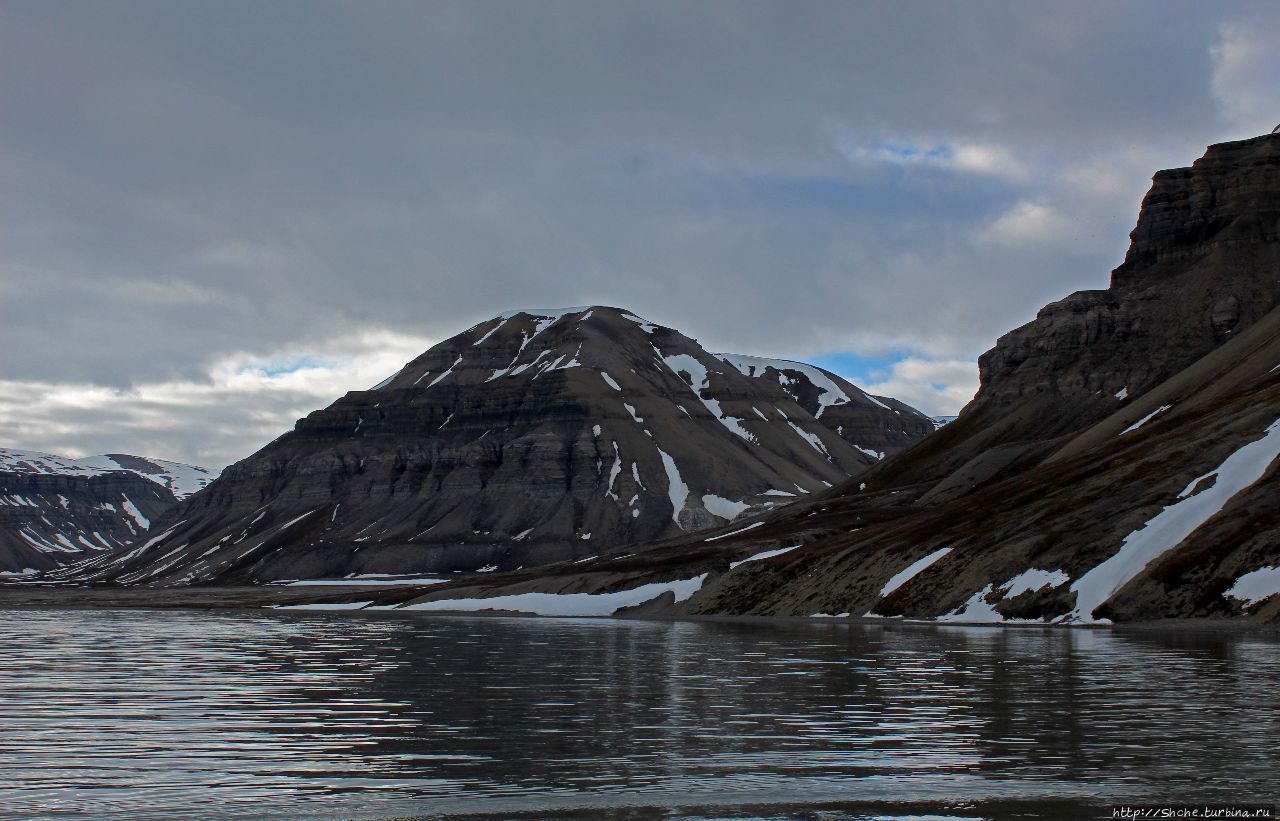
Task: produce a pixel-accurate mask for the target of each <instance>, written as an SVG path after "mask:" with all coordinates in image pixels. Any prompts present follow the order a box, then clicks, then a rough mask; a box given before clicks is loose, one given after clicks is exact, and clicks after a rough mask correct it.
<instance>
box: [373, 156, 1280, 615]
mask: <svg viewBox="0 0 1280 821" xmlns="http://www.w3.org/2000/svg"><path fill="white" fill-rule="evenodd" d="M1278 169H1280V138H1276V137H1260V138H1257V139H1252V140H1245V141H1241V142H1235V143H1226V144H1222V145H1215V146H1212V147H1210V148H1209V149H1208V151H1207V153H1206V154H1205V156H1204V157H1203V158H1202V159H1201V160H1199V161H1197V162H1196V163H1195V164H1194V165H1193V166H1192V167H1191V168H1187V169H1178V170H1174V171H1164V172H1160V173H1158V174H1157V175H1156V176H1155V178H1154V182H1153V185H1152V188H1151V190H1150V193H1148V194H1147V196H1146V198H1145V199H1144V201H1143V203H1142V209H1141V212H1140V216H1139V219H1138V224H1137V227H1136V228H1135V229H1134V231H1133V233H1132V245H1131V248H1130V250H1129V252H1128V254H1127V256H1126V258H1125V260H1124V263H1123V264H1122V265H1121V266H1120V267H1119V268H1117V269H1116V270H1115V271H1114V272H1113V274H1112V277H1111V284H1110V287H1109V288H1107V289H1106V290H1102V291H1089V292H1082V293H1077V294H1073V295H1072V296H1070V297H1067V298H1066V299H1064V300H1062V301H1060V302H1057V303H1054V304H1052V305H1049V306H1047V307H1046V308H1044V309H1043V310H1042V311H1040V313H1039V314H1038V315H1037V317H1036V319H1035V320H1033V321H1032V322H1030V323H1028V324H1027V325H1024V326H1023V327H1021V328H1018V329H1016V330H1014V331H1012V332H1010V333H1009V334H1006V335H1005V336H1004V337H1002V338H1001V339H1000V340H998V341H997V343H996V345H995V347H994V348H993V349H992V350H991V351H988V352H987V353H986V354H984V355H983V356H982V358H981V360H980V367H981V377H982V387H981V389H980V390H979V392H978V394H977V396H976V397H975V398H974V400H973V402H972V403H971V404H970V405H969V406H967V407H966V408H965V409H964V411H963V412H962V413H961V414H960V415H959V417H958V418H957V419H955V420H954V421H952V422H950V423H949V424H947V425H946V426H945V427H942V428H941V429H939V430H938V432H937V433H935V434H933V435H932V436H930V437H928V438H926V439H925V440H924V441H922V442H920V443H919V444H916V445H914V446H912V447H910V448H908V449H907V450H905V451H903V452H902V453H899V454H898V455H897V456H894V457H891V458H888V459H886V460H885V461H884V462H883V463H881V464H879V465H877V466H875V467H873V468H872V469H871V470H869V471H867V472H866V473H864V474H862V475H860V476H858V477H856V478H855V479H853V480H850V481H847V482H845V483H843V484H841V485H839V486H837V487H835V488H833V489H832V490H830V491H827V492H824V493H819V494H816V495H814V496H813V497H810V498H805V499H802V500H800V501H797V502H795V503H793V504H791V505H788V506H787V507H785V508H782V509H779V510H775V511H771V512H768V513H765V514H763V515H760V516H756V517H754V518H752V519H751V520H749V521H747V522H745V523H743V522H739V523H735V525H734V526H733V527H731V528H730V527H726V528H720V529H718V530H715V531H711V532H707V533H701V534H694V535H690V536H687V537H683V538H677V539H674V540H669V541H667V542H665V543H659V544H655V545H652V546H649V547H648V548H647V549H645V550H636V551H633V552H634V553H635V555H632V556H626V557H618V558H612V559H607V560H600V561H597V562H587V563H584V564H582V565H577V566H557V567H554V568H548V569H545V570H543V571H541V572H539V573H525V574H507V575H505V576H503V577H494V578H489V579H486V580H484V583H483V584H479V583H477V582H476V581H475V580H468V581H465V582H457V583H454V584H450V585H447V586H443V587H440V588H435V589H424V590H416V591H398V592H394V593H383V594H380V595H378V596H373V597H366V598H369V599H371V600H372V604H371V605H369V606H386V607H391V606H409V607H414V608H420V609H431V610H439V609H464V610H474V609H486V608H490V609H513V610H521V609H523V610H533V611H539V610H541V611H543V612H548V611H554V610H556V609H557V608H559V609H562V610H563V609H565V608H569V609H573V611H574V612H579V613H585V612H606V613H611V612H615V611H617V612H635V613H643V612H662V613H668V614H678V613H737V614H757V615H784V616H812V615H830V616H839V617H845V616H849V615H852V616H855V617H860V616H864V615H865V616H866V617H870V618H897V617H908V618H920V619H939V620H950V621H968V622H973V621H978V622H1008V621H1017V620H1023V621H1030V622H1033V623H1043V622H1053V623H1096V622H1105V621H1133V620H1150V619H1162V618H1178V619H1187V618H1243V619H1247V620H1254V621H1280V475H1278V473H1280V471H1278V470H1277V455H1278V454H1280V307H1278V306H1280V238H1278V237H1277V229H1278V227H1280V170H1278ZM574 608H576V609H574ZM619 608H633V609H630V610H619Z"/></svg>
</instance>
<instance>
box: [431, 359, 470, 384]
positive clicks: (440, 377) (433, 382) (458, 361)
mask: <svg viewBox="0 0 1280 821" xmlns="http://www.w3.org/2000/svg"><path fill="white" fill-rule="evenodd" d="M461 364H462V357H461V356H459V357H458V358H457V359H455V360H454V361H453V364H452V365H450V366H449V370H447V371H445V372H444V373H442V374H440V375H439V376H437V377H436V378H435V379H432V380H431V381H430V382H428V383H427V387H428V388H429V387H431V386H432V385H434V384H436V383H437V382H439V381H440V380H441V379H444V378H445V377H446V376H448V375H449V374H451V373H453V369H454V368H456V367H458V366H459V365H461ZM424 376H425V374H424Z"/></svg>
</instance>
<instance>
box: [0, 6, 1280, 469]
mask: <svg viewBox="0 0 1280 821" xmlns="http://www.w3.org/2000/svg"><path fill="white" fill-rule="evenodd" d="M4 17H5V21H4V25H3V26H2V27H0V110H3V111H4V112H5V116H4V117H2V118H0V192H2V193H0V224H2V225H4V226H5V228H4V230H3V231H0V348H2V349H3V350H5V351H6V356H5V357H4V358H3V361H0V443H3V444H6V445H9V446H14V447H27V448H43V449H49V450H60V451H62V452H66V453H69V454H76V453H84V452H91V451H103V450H112V451H133V452H140V453H146V454H148V455H153V456H159V457H165V458H175V459H183V460H189V461H196V462H201V461H203V462H206V463H209V464H211V465H213V466H218V465H220V464H221V463H225V462H227V461H229V460H233V459H235V458H239V457H242V456H244V455H247V454H248V453H249V452H250V451H252V450H253V449H254V448H256V447H258V446H260V445H261V444H263V443H265V442H266V441H269V440H270V439H271V438H273V437H274V436H275V435H277V434H278V433H280V432H282V431H283V430H285V429H287V428H288V427H289V425H290V424H291V423H292V420H293V419H294V418H296V417H297V416H299V415H302V414H303V413H305V412H307V411H309V410H311V409H313V408H315V407H318V406H321V405H324V404H327V403H328V402H329V401H331V400H332V399H334V398H336V396H337V395H339V394H341V393H342V391H343V390H346V389H350V388H361V387H367V384H366V383H369V384H371V383H372V382H376V381H377V380H378V379H380V378H381V377H382V376H384V375H385V373H382V371H388V372H389V371H390V370H394V369H395V367H398V366H399V364H401V363H402V362H403V361H405V360H406V359H408V358H410V357H411V356H412V354H414V353H416V352H417V350H415V349H412V345H420V346H423V347H425V346H426V345H427V344H429V343H430V341H431V340H435V339H441V338H444V337H446V336H449V335H452V334H453V333H456V332H457V331H459V330H461V329H463V328H465V327H468V326H470V325H471V324H473V323H474V322H476V321H478V320H480V319H483V318H485V317H487V316H491V315H493V314H495V313H497V312H498V311H501V310H504V309H508V308H512V307H518V306H520V305H557V304H567V305H577V304H587V303H606V304H614V305H623V306H626V307H628V308H630V309H632V310H634V311H636V312H638V313H640V314H641V315H643V316H647V317H650V318H652V319H654V320H655V321H660V322H663V323H664V324H669V325H672V326H675V327H678V328H680V329H682V330H684V331H685V332H687V333H689V334H691V335H694V336H697V337H699V338H700V340H701V341H702V342H703V344H704V345H706V346H707V347H708V348H710V349H712V350H735V351H741V352H744V353H756V354H765V355H772V356H784V357H791V358H813V357H819V356H822V355H827V354H833V353H839V352H850V351H852V352H857V353H859V354H860V355H863V356H869V357H876V356H879V357H881V358H882V360H883V361H882V363H881V365H880V366H879V367H878V369H875V370H876V371H877V373H873V372H872V371H871V370H868V371H866V372H864V373H851V374H850V375H851V376H854V377H856V378H862V379H863V380H864V381H871V382H875V383H876V390H879V391H881V392H887V393H890V394H894V395H897V396H899V397H900V398H902V399H904V400H906V401H909V402H910V401H915V402H918V403H919V404H920V405H921V406H922V408H923V409H925V410H927V411H930V412H933V413H953V412H954V411H955V410H956V408H957V407H958V405H959V404H962V403H963V401H964V399H966V398H967V395H966V394H971V393H972V388H973V386H974V377H973V374H974V373H975V371H976V368H975V367H974V365H973V362H974V359H975V358H976V355H977V354H978V353H979V352H981V351H982V350H984V349H986V348H987V347H989V346H990V344H991V342H992V341H993V340H994V338H995V337H996V336H997V335H999V334H1000V333H1002V332H1004V331H1005V330H1008V329H1009V328H1011V327H1013V326H1015V325H1018V324H1021V323H1022V322H1025V321H1027V320H1028V319H1030V318H1031V317H1032V316H1033V315H1034V313H1035V311H1036V310H1037V309H1038V308H1039V307H1040V306H1041V305H1042V304H1044V303H1046V302H1048V301H1051V300H1054V299H1057V298H1060V297H1061V296H1063V295H1065V294H1066V293H1068V292H1070V291H1072V290H1076V289H1079V288H1085V287H1089V288H1095V287H1103V286H1105V284H1106V282H1107V272H1108V271H1109V269H1110V268H1111V267H1113V266H1114V265H1115V264H1117V263H1118V262H1119V260H1120V259H1121V257H1122V254H1123V250H1124V246H1125V242H1126V234H1127V232H1128V230H1129V229H1130V228H1131V227H1132V224H1133V220H1134V217H1135V215H1136V208H1137V203H1138V200H1139V198H1140V197H1141V194H1142V192H1143V191H1144V190H1145V188H1146V187H1147V185H1148V182H1149V179H1150V175H1151V174H1152V172H1154V171H1155V170H1156V169H1158V168H1161V167H1168V166H1173V165H1185V164H1187V163H1189V162H1191V161H1192V160H1193V159H1195V158H1196V157H1197V156H1199V154H1200V153H1201V152H1202V151H1203V147H1204V146H1205V145H1206V144H1207V143H1210V142H1218V141H1222V140H1226V139H1234V138H1240V137H1246V136H1251V135H1252V134H1256V133H1259V132H1260V131H1266V130H1270V127H1271V125H1274V123H1273V122H1271V120H1273V119H1280V107H1277V103H1280V100H1278V99H1277V95H1278V92H1277V91H1276V89H1277V85H1276V83H1275V82H1274V78H1275V76H1276V75H1275V70H1276V67H1277V65H1280V63H1278V62H1277V58H1276V57H1275V55H1274V50H1273V49H1270V48H1269V44H1270V43H1273V42H1275V37H1274V36H1273V35H1274V34H1275V33H1276V17H1277V14H1276V13H1275V12H1273V11H1272V10H1271V8H1270V7H1269V6H1268V5H1263V4H1247V3H1225V4H1198V3H1190V2H1185V3H1170V2H1164V0H1161V1H1160V2H1132V3H1126V4H1122V5H1119V6H1117V5H1115V4H1113V3H1101V2H1096V3H1091V2H1084V3H1072V4H1057V5H1051V4H1040V3H1014V4H995V3H981V2H979V3H966V4H952V3H941V2H939V3H923V2H919V3H903V4H884V5H879V6H876V5H864V4H847V3H822V2H818V3H807V4H802V5H800V6H796V5H794V4H790V5H784V4H777V3H752V2H746V3H744V2H732V3H729V2H724V3H721V2H703V3H699V4H692V5H691V4H683V3H664V2H658V3H653V2H645V3H640V2H635V3H632V2H616V3H608V4H602V3H595V2H544V3H537V4H476V3H462V2H459V3H448V2H435V3H429V4H400V3H379V2H370V3H360V4H343V3H324V2H319V3H317V2H308V3H300V2H298V3H295V2H288V1H287V0H282V1H281V2H275V3H271V4H265V5H263V4H259V5H243V4H229V5H228V4H219V3H195V2H118V3H112V4H80V5H74V6H73V5H69V4H48V3H39V2H21V0H19V2H13V3H9V4H7V5H6V7H5V12H4ZM368 340H383V342H384V343H385V347H377V346H374V347H370V344H369V343H368ZM392 340H395V341H392ZM410 341H411V342H410ZM402 343H403V344H402ZM902 352H906V353H905V354H904V353H902ZM271 361H288V362H294V363H299V362H301V363H312V364H309V365H305V366H303V367H300V368H299V369H297V370H294V371H292V372H291V373H289V374H283V372H276V371H271V373H266V372H262V373H261V374H260V375H259V376H256V377H254V376H252V373H253V371H252V369H251V368H250V370H248V371H245V370H242V368H243V367H247V365H246V363H250V364H251V363H254V362H271ZM895 362H897V364H896V365H895V364H894V363H895ZM957 363H962V364H957ZM246 374H249V376H246ZM282 374H283V375H282ZM877 374H878V375H877ZM938 385H941V386H942V387H941V388H938V387H937V386H938Z"/></svg>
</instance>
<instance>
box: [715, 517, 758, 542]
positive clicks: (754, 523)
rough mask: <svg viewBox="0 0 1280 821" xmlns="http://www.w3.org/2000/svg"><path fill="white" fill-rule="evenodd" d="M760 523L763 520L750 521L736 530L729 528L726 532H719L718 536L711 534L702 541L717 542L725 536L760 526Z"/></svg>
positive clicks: (735, 534) (725, 537)
mask: <svg viewBox="0 0 1280 821" xmlns="http://www.w3.org/2000/svg"><path fill="white" fill-rule="evenodd" d="M762 524H764V522H752V523H751V524H749V525H747V526H746V527H740V528H738V529H737V530H730V531H729V532H728V533H721V534H720V535H719V536H712V537H711V538H710V539H703V541H704V542H718V541H720V540H721V539H727V538H729V537H730V536H737V535H738V534H739V533H746V532H747V531H748V530H751V529H752V528H757V527H760V525H762Z"/></svg>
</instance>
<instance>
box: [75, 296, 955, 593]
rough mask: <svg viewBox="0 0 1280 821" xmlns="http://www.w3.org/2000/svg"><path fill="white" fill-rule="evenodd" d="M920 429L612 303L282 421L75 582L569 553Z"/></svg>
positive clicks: (815, 372)
mask: <svg viewBox="0 0 1280 821" xmlns="http://www.w3.org/2000/svg"><path fill="white" fill-rule="evenodd" d="M933 429H934V426H933V423H932V422H931V421H930V420H929V419H928V417H926V416H924V415H922V414H920V413H919V412H917V411H915V410H913V409H911V408H909V407H908V406H906V405H904V404H902V403H900V402H896V401H894V400H892V399H887V398H882V397H873V396H869V395H867V394H866V393H864V392H863V391H861V390H859V389H858V388H857V387H856V386H854V385H852V384H850V383H849V382H848V381H846V380H844V379H841V378H840V377H838V376H836V375H835V374H832V373H830V372H828V371H825V370H822V369H820V368H815V367H813V366H810V365H805V364H802V363H797V362H789V361H784V360H771V359H759V358H754V357H746V356H735V355H732V354H714V353H710V352H708V351H706V350H704V349H703V348H702V347H701V346H699V345H698V344H697V342H696V341H695V340H693V339H690V338H689V337H686V336H684V335H683V334H681V333H679V332H678V331H675V330H673V329H671V328H666V327H662V326H660V325H657V324H655V323H652V322H649V321H647V320H644V319H641V318H640V317H637V316H635V315H633V314H631V313H629V312H627V311H624V310H620V309H617V308H609V307H603V306H591V307H581V308H569V309H559V310H539V309H528V310H518V311H511V312H508V313H505V314H501V315H498V316H495V317H493V318H492V319H489V320H487V321H485V322H482V323H480V324H478V325H476V326H474V327H472V328H470V329H469V330H467V331H465V332H463V333H461V334H459V335H458V336H455V337H453V338H452V339H449V340H446V341H444V342H442V343H440V344H439V345H436V346H435V347H433V348H431V349H430V350H428V351H427V352H425V353H424V354H422V355H421V356H419V357H418V358H416V359H414V360H413V361H412V362H409V363H408V364H406V365H405V366H404V368H402V369H401V370H400V371H399V372H397V373H396V374H394V375H392V376H391V377H389V378H388V379H386V380H384V381H383V382H382V383H380V384H379V385H376V386H375V387H373V388H372V389H370V390H367V391H355V392H352V393H349V394H347V395H346V396H344V397H342V398H341V399H339V400H338V401H337V402H335V403H334V404H333V405H331V406H330V407H328V408H326V409H324V410H320V411H316V412H314V413H312V414H311V415H309V416H308V417H307V418H305V419H302V420H300V421H299V422H298V423H297V425H296V426H295V429H294V430H293V431H291V432H289V433H287V434H285V435H284V436H282V437H280V438H279V439H278V440H276V441H275V442H273V443H272V444H270V445H268V446H267V447H266V448H264V449H263V450H261V451H259V452H258V453H256V454H254V455H253V456H251V457H250V458H248V459H246V460H244V461H242V462H240V463H238V464H236V465H233V466H231V467H229V468H227V469H226V471H224V472H223V475H222V477H221V478H220V479H219V480H218V481H217V482H215V483H214V484H212V485H211V486H210V487H209V488H208V489H207V490H206V491H204V492H202V493H200V494H197V495H196V496H195V497H193V498H192V499H191V500H189V501H188V502H187V503H186V504H185V505H183V506H182V508H181V509H180V510H178V511H176V512H175V513H174V514H173V515H171V516H168V517H166V519H165V520H164V523H163V524H162V525H160V530H159V532H160V534H161V535H160V537H156V540H155V541H154V544H153V543H152V542H151V540H148V541H146V542H144V543H141V544H140V545H138V546H137V548H136V549H135V548H132V547H131V548H130V550H128V551H124V552H123V553H120V554H117V555H115V556H113V557H112V558H111V559H110V560H107V559H104V560H103V561H101V562H98V563H96V564H95V565H94V567H93V568H89V569H88V571H89V572H91V573H93V574H96V576H97V577H102V578H111V579H118V580H121V581H126V582H131V581H141V582H146V583H152V582H157V583H201V582H210V581H262V580H272V579H282V578H305V577H321V576H326V577H338V576H345V575H348V574H351V573H408V572H414V573H417V572H442V571H449V570H477V569H480V568H484V567H497V568H501V569H507V568H515V567H520V566H534V565H539V564H545V563H547V562H554V561H561V560H568V559H581V558H583V557H589V556H593V555H597V554H599V553H601V552H602V551H605V550H610V549H616V548H618V547H620V546H622V545H626V544H630V543H634V542H638V541H646V540H652V539H661V538H667V537H671V536H676V535H679V534H682V533H687V532H693V531H696V530H699V529H701V528H704V527H710V526H715V525H717V524H723V523H725V522H728V521H731V520H733V519H734V518H736V517H738V516H740V515H742V514H744V513H746V512H749V511H756V510H762V509H765V508H768V507H770V506H773V505H777V504H779V503H782V502H785V501H790V500H793V499H796V498H799V497H801V496H804V495H806V494H810V493H813V492H815V491H820V490H825V489H826V488H828V487H830V486H831V485H833V484H835V483H837V482H840V481H842V480H844V479H845V478H846V477H848V476H849V475H850V474H853V473H858V472H861V471H863V470H865V469H866V468H868V467H870V466H871V465H874V464H877V463H878V462H879V460H881V459H882V458H884V457H885V456H886V454H891V453H894V452H897V451H899V450H901V449H902V448H903V447H905V446H907V445H909V444H911V443H912V442H914V441H917V440H919V439H920V438H922V437H924V436H925V435H927V434H928V433H931V432H932V431H933ZM148 545H150V546H148ZM179 546H183V547H182V549H181V550H176V548H177V547H179ZM161 556H163V557H165V558H164V560H163V561H158V559H159V557H161Z"/></svg>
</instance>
